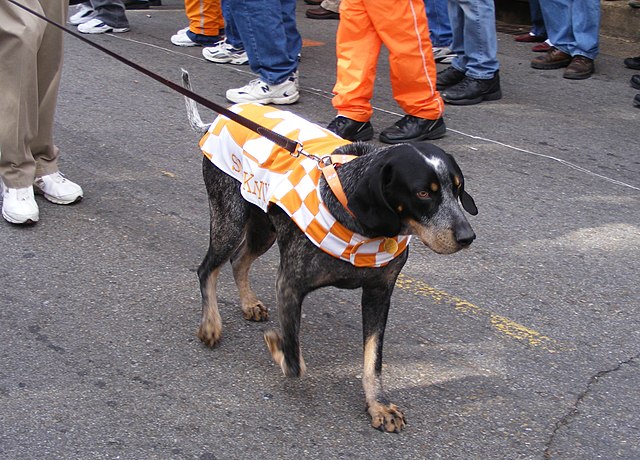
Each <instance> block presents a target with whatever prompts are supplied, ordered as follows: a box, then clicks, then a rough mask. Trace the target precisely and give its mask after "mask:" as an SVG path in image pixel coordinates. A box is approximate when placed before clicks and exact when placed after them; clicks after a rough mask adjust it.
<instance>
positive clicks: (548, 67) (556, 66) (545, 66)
mask: <svg viewBox="0 0 640 460" xmlns="http://www.w3.org/2000/svg"><path fill="white" fill-rule="evenodd" d="M569 64H571V59H569V60H568V61H566V62H565V61H561V62H554V63H552V64H546V63H545V64H536V63H534V62H532V63H531V68H532V69H536V70H554V69H561V68H563V67H567V66H568V65H569Z"/></svg>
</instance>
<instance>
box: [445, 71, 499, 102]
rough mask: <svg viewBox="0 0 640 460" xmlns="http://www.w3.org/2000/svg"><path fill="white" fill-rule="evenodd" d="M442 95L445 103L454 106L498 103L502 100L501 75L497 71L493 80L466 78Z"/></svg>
mask: <svg viewBox="0 0 640 460" xmlns="http://www.w3.org/2000/svg"><path fill="white" fill-rule="evenodd" d="M440 95H441V96H442V99H444V101H445V102H447V103H449V104H452V105H473V104H479V103H480V102H482V101H497V100H498V99H500V98H502V91H501V90H500V73H499V72H498V71H496V73H495V74H494V75H493V78H490V79H488V80H479V79H477V78H471V77H464V80H462V81H461V82H460V83H458V84H457V85H454V86H451V87H449V88H447V89H446V90H444V91H443V92H442V93H440Z"/></svg>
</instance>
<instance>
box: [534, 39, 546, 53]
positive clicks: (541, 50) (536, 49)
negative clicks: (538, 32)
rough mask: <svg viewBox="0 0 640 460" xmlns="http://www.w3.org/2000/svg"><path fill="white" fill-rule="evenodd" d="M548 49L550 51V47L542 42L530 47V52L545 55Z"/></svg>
mask: <svg viewBox="0 0 640 460" xmlns="http://www.w3.org/2000/svg"><path fill="white" fill-rule="evenodd" d="M550 49H551V45H550V44H548V43H547V42H544V43H540V44H539V45H535V46H534V47H532V48H531V51H533V52H534V53H546V52H547V51H549V50H550Z"/></svg>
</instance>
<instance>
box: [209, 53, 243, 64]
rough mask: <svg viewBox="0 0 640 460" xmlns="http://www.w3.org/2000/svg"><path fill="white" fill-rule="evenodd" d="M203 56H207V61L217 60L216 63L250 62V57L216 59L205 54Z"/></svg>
mask: <svg viewBox="0 0 640 460" xmlns="http://www.w3.org/2000/svg"><path fill="white" fill-rule="evenodd" d="M202 57H203V58H205V59H206V60H207V61H209V62H215V63H216V64H233V65H245V64H248V63H249V59H247V58H243V59H227V58H224V59H215V58H210V57H207V56H205V55H204V54H203V55H202Z"/></svg>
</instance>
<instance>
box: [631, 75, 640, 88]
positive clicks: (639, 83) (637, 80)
mask: <svg viewBox="0 0 640 460" xmlns="http://www.w3.org/2000/svg"><path fill="white" fill-rule="evenodd" d="M631 87H632V88H635V89H640V75H633V76H632V77H631Z"/></svg>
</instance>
